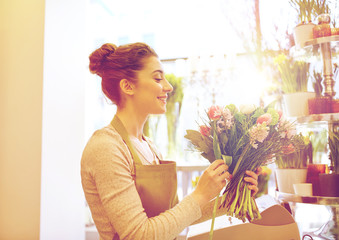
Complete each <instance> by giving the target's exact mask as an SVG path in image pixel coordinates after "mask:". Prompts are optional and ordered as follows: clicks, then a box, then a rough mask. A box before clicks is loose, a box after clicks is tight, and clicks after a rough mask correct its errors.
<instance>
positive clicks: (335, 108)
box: [331, 99, 339, 113]
mask: <svg viewBox="0 0 339 240" xmlns="http://www.w3.org/2000/svg"><path fill="white" fill-rule="evenodd" d="M331 110H332V111H331V112H332V113H338V112H339V99H332V104H331Z"/></svg>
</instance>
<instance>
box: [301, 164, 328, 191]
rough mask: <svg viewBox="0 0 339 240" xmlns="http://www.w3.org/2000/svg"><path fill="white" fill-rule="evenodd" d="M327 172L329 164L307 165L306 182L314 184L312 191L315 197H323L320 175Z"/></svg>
mask: <svg viewBox="0 0 339 240" xmlns="http://www.w3.org/2000/svg"><path fill="white" fill-rule="evenodd" d="M327 172H328V167H327V164H322V163H309V164H308V165H307V175H306V182H307V183H312V191H313V195H314V196H320V195H321V192H320V180H319V175H320V174H322V173H327Z"/></svg>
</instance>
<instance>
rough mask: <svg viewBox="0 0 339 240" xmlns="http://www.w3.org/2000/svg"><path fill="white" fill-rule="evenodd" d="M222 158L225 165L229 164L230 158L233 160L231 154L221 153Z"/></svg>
mask: <svg viewBox="0 0 339 240" xmlns="http://www.w3.org/2000/svg"><path fill="white" fill-rule="evenodd" d="M222 159H223V160H224V162H225V164H226V165H227V166H231V164H232V160H233V158H232V156H227V155H224V154H223V155H222Z"/></svg>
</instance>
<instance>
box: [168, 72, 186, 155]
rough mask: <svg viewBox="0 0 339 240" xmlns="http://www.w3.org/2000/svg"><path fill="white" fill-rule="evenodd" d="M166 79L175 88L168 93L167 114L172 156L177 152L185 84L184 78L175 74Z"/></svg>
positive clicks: (169, 150)
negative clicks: (177, 134) (179, 120)
mask: <svg viewBox="0 0 339 240" xmlns="http://www.w3.org/2000/svg"><path fill="white" fill-rule="evenodd" d="M165 77H166V79H167V81H168V82H169V83H170V84H171V85H172V87H173V91H172V92H170V93H168V98H167V105H166V113H165V116H166V119H167V136H168V153H169V155H171V154H172V153H173V152H174V151H175V140H176V129H177V127H178V126H177V125H178V119H179V116H180V113H181V106H182V101H183V98H184V84H183V78H182V77H177V76H175V75H174V74H166V75H165Z"/></svg>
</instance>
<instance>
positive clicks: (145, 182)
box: [111, 116, 178, 240]
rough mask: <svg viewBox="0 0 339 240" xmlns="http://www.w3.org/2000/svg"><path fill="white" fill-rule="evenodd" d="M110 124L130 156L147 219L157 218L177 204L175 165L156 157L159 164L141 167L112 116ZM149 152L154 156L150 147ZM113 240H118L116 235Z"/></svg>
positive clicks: (126, 136)
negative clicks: (124, 144)
mask: <svg viewBox="0 0 339 240" xmlns="http://www.w3.org/2000/svg"><path fill="white" fill-rule="evenodd" d="M111 124H112V126H113V127H114V128H115V129H116V130H117V132H118V133H119V134H120V136H121V137H122V139H123V140H124V142H125V143H126V145H127V147H128V149H129V151H130V152H131V154H132V157H133V160H134V168H135V186H136V188H137V191H138V193H139V196H140V199H141V202H142V206H143V207H144V209H145V212H146V214H147V216H148V217H149V218H150V217H154V216H158V215H159V214H160V213H162V212H164V211H166V210H168V209H170V208H172V207H174V206H175V205H176V204H177V203H178V195H177V171H176V163H175V162H174V161H162V160H160V158H159V157H158V156H157V157H158V159H159V160H160V161H159V162H160V164H158V165H143V164H142V163H141V161H140V158H139V156H138V154H137V153H136V151H135V149H134V147H133V145H132V144H131V141H130V139H129V137H128V133H127V131H126V129H125V127H124V125H123V124H122V122H121V121H120V119H119V118H118V117H117V116H114V118H113V120H112V122H111ZM150 147H151V146H150ZM151 150H152V151H153V152H154V153H155V154H156V152H155V151H154V150H153V149H152V147H151ZM113 239H114V240H115V239H119V238H118V236H117V234H116V235H115V236H114V238H113Z"/></svg>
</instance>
